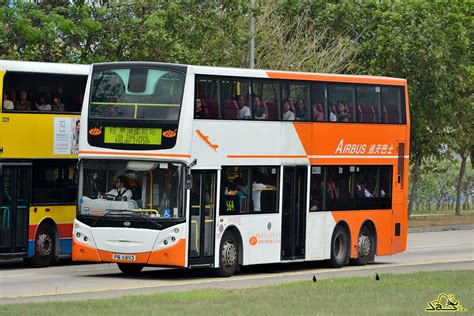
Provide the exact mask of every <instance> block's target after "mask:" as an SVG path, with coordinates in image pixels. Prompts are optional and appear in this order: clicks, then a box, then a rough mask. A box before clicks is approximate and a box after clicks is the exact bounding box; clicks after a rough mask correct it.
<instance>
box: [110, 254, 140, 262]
mask: <svg viewBox="0 0 474 316" xmlns="http://www.w3.org/2000/svg"><path fill="white" fill-rule="evenodd" d="M112 260H120V261H137V256H135V255H125V254H119V253H114V254H112Z"/></svg>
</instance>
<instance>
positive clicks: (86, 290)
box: [0, 258, 474, 299]
mask: <svg viewBox="0 0 474 316" xmlns="http://www.w3.org/2000/svg"><path fill="white" fill-rule="evenodd" d="M465 261H473V262H474V259H473V258H456V259H449V260H432V261H415V262H408V263H393V264H384V265H383V266H378V267H375V266H365V267H351V266H349V267H344V268H343V269H342V271H348V270H349V271H351V270H358V271H363V270H372V269H375V268H385V267H404V266H416V265H429V264H439V263H455V262H465ZM334 271H335V270H334V269H317V270H306V271H298V272H283V273H266V274H261V275H254V276H234V277H232V278H227V279H206V280H202V279H200V280H193V281H168V282H166V283H163V281H160V282H155V283H154V284H148V285H138V286H116V287H104V288H84V289H79V290H69V291H61V292H43V293H23V294H16V295H6V296H0V298H2V299H12V298H27V297H42V296H54V295H68V294H82V293H96V292H105V291H121V290H137V289H146V288H161V287H165V286H177V285H179V286H187V285H195V284H207V283H223V282H232V281H249V280H257V279H266V278H273V277H275V276H279V277H287V276H299V275H306V274H322V273H326V272H334Z"/></svg>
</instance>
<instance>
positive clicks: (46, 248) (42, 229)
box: [25, 224, 56, 268]
mask: <svg viewBox="0 0 474 316" xmlns="http://www.w3.org/2000/svg"><path fill="white" fill-rule="evenodd" d="M55 256H56V234H55V232H54V229H53V227H52V226H51V225H48V224H41V225H40V226H39V228H38V230H37V232H36V238H35V254H34V255H33V257H31V258H27V259H25V262H26V263H28V264H30V265H31V266H33V267H38V268H39V267H47V266H50V265H52V264H53V263H54V261H55Z"/></svg>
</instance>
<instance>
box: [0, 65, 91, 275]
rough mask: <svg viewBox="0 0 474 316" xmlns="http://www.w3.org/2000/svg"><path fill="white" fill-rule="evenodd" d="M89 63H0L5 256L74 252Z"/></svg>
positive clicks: (0, 254) (45, 258) (0, 232)
mask: <svg viewBox="0 0 474 316" xmlns="http://www.w3.org/2000/svg"><path fill="white" fill-rule="evenodd" d="M89 70H90V66H86V65H72V64H53V63H38V62H21V61H6V60H1V61H0V91H1V95H2V97H3V102H2V106H1V109H0V259H7V258H19V257H23V258H25V259H26V261H28V262H29V263H31V264H32V265H33V266H47V265H50V264H52V263H53V262H54V261H55V259H57V258H58V256H59V255H62V254H71V234H72V223H73V220H74V218H75V212H76V195H77V184H76V183H77V181H76V168H77V150H78V137H79V127H80V124H79V114H80V111H81V107H82V100H83V97H84V91H85V86H86V82H87V76H88V74H89Z"/></svg>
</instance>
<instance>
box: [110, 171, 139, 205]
mask: <svg viewBox="0 0 474 316" xmlns="http://www.w3.org/2000/svg"><path fill="white" fill-rule="evenodd" d="M126 183H127V178H126V177H125V176H118V177H117V179H115V182H114V186H115V188H114V189H112V190H110V191H109V192H107V195H110V196H113V197H115V200H116V201H120V200H122V199H123V200H125V201H127V200H130V199H132V195H133V193H132V191H131V190H130V189H129V188H127V187H126ZM125 198H126V199H125Z"/></svg>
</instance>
